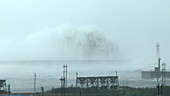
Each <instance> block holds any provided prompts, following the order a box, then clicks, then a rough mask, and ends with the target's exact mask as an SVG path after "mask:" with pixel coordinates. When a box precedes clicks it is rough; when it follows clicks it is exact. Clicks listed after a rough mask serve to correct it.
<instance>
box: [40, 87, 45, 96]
mask: <svg viewBox="0 0 170 96" xmlns="http://www.w3.org/2000/svg"><path fill="white" fill-rule="evenodd" d="M41 96H44V87H41Z"/></svg>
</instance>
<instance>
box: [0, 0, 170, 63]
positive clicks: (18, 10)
mask: <svg viewBox="0 0 170 96" xmlns="http://www.w3.org/2000/svg"><path fill="white" fill-rule="evenodd" d="M169 5H170V1H169V0H0V47H1V48H0V59H1V60H27V59H28V60H30V59H44V58H47V57H48V59H50V57H53V56H54V53H55V54H58V53H57V52H58V51H56V50H57V49H56V50H55V49H54V48H52V49H50V48H51V47H50V48H48V50H47V49H46V51H47V52H46V51H44V50H43V47H44V46H45V45H46V44H47V45H46V46H48V44H49V42H51V40H49V38H48V40H46V39H47V38H46V37H45V36H48V37H51V35H53V37H52V38H60V37H61V34H58V33H62V32H63V31H61V30H64V28H65V27H62V28H60V27H61V26H65V25H67V24H68V25H69V26H72V27H73V30H76V28H78V29H80V30H81V29H82V30H84V26H90V28H91V26H93V27H94V29H96V30H98V31H100V32H101V33H103V34H104V35H105V36H106V38H107V39H108V40H111V41H112V42H113V43H114V44H115V45H116V46H117V47H118V49H119V51H120V54H121V56H122V57H124V58H125V59H126V58H127V57H128V58H129V57H131V58H130V59H139V61H140V60H141V59H142V58H145V59H146V58H149V59H150V58H155V57H154V56H155V54H156V53H155V45H156V43H157V42H159V43H160V45H161V57H162V59H163V60H165V61H167V62H169V61H168V60H170V54H169V49H170V43H169V41H170V35H169V34H170V33H169V32H170V6H169ZM72 27H71V28H72ZM80 27H83V28H80ZM56 28H58V29H56ZM67 28H68V26H66V29H67ZM90 28H89V27H87V29H86V30H88V29H90ZM51 30H55V32H57V30H60V32H58V33H56V34H52V33H51ZM64 32H65V31H64ZM66 32H67V31H66ZM48 33H49V34H48ZM42 34H43V35H42ZM50 34H51V35H50ZM54 35H55V36H54ZM53 40H54V39H53ZM34 41H36V42H37V43H33V42H34ZM44 41H46V42H45V43H44V44H45V45H43V46H41V45H38V47H36V48H34V47H35V46H37V44H40V43H43V42H44ZM47 41H49V42H47ZM56 41H57V40H56ZM54 42H55V41H54ZM23 49H24V50H23ZM37 50H41V51H39V52H37ZM49 51H51V52H49ZM36 52H37V53H36ZM43 52H44V54H43ZM48 52H49V53H48ZM30 53H31V54H30ZM47 53H48V54H47ZM37 54H38V55H37ZM51 54H53V55H51ZM60 54H62V52H61V53H60ZM42 55H46V56H44V57H42ZM53 59H54V58H53ZM142 60H143V59H142Z"/></svg>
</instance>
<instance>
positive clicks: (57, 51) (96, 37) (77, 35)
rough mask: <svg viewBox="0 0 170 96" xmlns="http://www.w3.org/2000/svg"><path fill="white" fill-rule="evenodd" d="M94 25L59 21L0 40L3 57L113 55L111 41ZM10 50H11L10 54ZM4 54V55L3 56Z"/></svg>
mask: <svg viewBox="0 0 170 96" xmlns="http://www.w3.org/2000/svg"><path fill="white" fill-rule="evenodd" d="M104 35H105V34H104V32H99V31H98V30H97V29H96V28H94V27H89V26H88V27H87V26H86V27H77V26H72V25H62V26H59V27H56V28H46V29H44V30H41V31H39V32H35V33H33V34H30V35H29V36H27V38H25V39H24V40H20V41H16V40H8V43H5V44H4V43H3V42H5V41H3V42H0V43H1V44H0V45H1V48H0V51H1V53H2V54H1V59H3V60H63V59H65V60H70V59H71V60H72V59H74V60H77V59H101V58H102V59H108V58H112V59H114V57H113V56H116V55H117V52H118V49H117V46H116V45H115V44H113V42H111V41H110V40H108V39H107V37H105V36H104ZM11 53H12V54H11ZM4 56H5V57H4Z"/></svg>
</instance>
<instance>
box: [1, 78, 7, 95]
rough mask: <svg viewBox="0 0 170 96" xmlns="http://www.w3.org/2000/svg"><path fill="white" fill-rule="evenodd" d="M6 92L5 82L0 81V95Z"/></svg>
mask: <svg viewBox="0 0 170 96" xmlns="http://www.w3.org/2000/svg"><path fill="white" fill-rule="evenodd" d="M6 92H7V86H6V80H0V94H1V93H6Z"/></svg>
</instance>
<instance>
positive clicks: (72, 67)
mask: <svg viewBox="0 0 170 96" xmlns="http://www.w3.org/2000/svg"><path fill="white" fill-rule="evenodd" d="M64 64H67V66H68V67H67V69H68V81H67V82H68V84H67V85H68V87H69V86H75V82H76V80H75V79H76V72H78V76H81V77H83V76H115V75H116V71H117V75H118V76H119V81H120V85H121V86H123V85H124V86H133V87H148V86H151V87H152V86H155V84H156V81H149V82H148V81H147V82H146V81H145V80H142V79H141V73H140V72H141V70H137V69H135V68H133V67H132V65H130V64H129V65H128V66H127V63H125V62H122V61H115V60H61V61H1V62H0V68H1V70H0V79H5V80H7V84H10V85H11V91H12V92H33V88H34V73H36V74H37V80H36V81H37V84H36V89H37V92H38V91H40V88H41V87H44V89H45V90H50V89H52V88H57V87H60V80H59V79H60V78H61V76H62V75H63V65H64Z"/></svg>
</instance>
